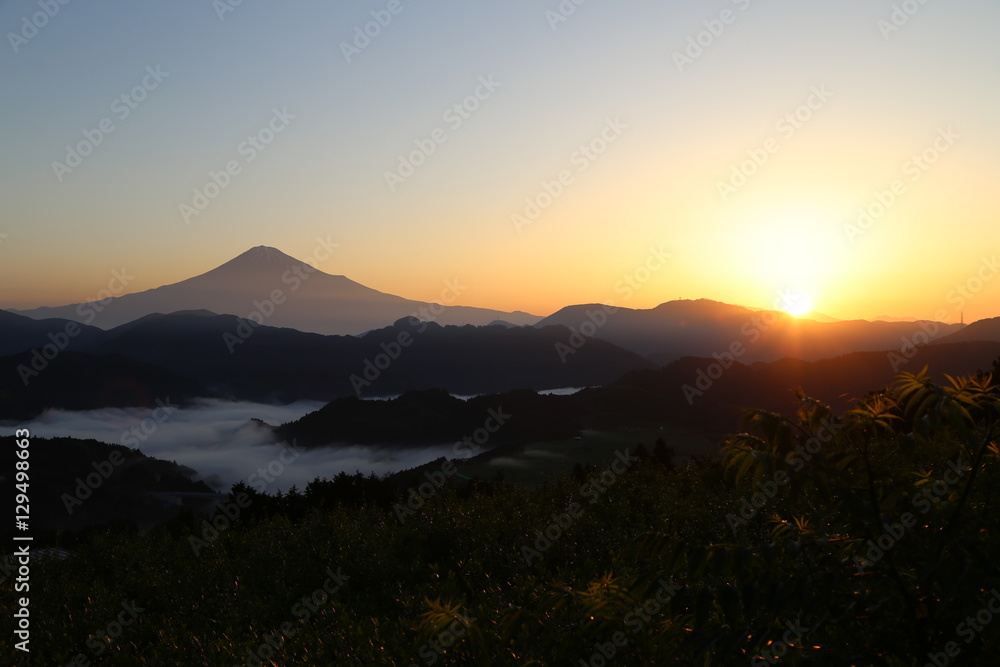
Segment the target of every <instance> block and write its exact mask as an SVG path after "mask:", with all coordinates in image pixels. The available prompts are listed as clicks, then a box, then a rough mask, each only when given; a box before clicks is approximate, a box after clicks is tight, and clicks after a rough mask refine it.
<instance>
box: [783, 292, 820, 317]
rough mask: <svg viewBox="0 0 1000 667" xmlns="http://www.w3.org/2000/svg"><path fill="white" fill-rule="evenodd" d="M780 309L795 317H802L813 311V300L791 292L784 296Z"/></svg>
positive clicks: (806, 295) (807, 296)
mask: <svg viewBox="0 0 1000 667" xmlns="http://www.w3.org/2000/svg"><path fill="white" fill-rule="evenodd" d="M778 307H779V308H781V310H783V311H785V312H786V313H788V314H789V315H792V316H793V317H801V316H803V315H805V314H806V313H809V312H811V311H812V309H813V302H812V298H811V297H810V296H809V295H808V294H803V293H801V292H789V293H788V294H785V295H782V297H781V300H780V301H779V303H778Z"/></svg>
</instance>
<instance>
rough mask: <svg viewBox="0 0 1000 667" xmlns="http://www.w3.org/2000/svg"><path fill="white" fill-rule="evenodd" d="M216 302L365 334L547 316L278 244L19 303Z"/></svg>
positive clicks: (228, 308) (289, 322) (88, 306)
mask: <svg viewBox="0 0 1000 667" xmlns="http://www.w3.org/2000/svg"><path fill="white" fill-rule="evenodd" d="M182 310H208V311H212V312H214V313H217V314H226V315H237V316H239V317H246V318H248V319H253V320H255V321H258V320H259V321H261V322H262V323H265V324H267V325H268V326H274V327H288V328H292V329H298V330H299V331H306V332H312V333H319V334H327V335H331V334H341V335H344V334H351V335H353V334H360V333H364V332H366V331H369V330H372V329H377V328H381V327H385V326H388V325H390V324H392V323H393V322H395V321H396V320H399V319H401V318H404V317H409V316H411V315H415V316H417V317H419V318H420V319H422V320H433V321H435V322H437V323H438V324H442V325H448V324H456V325H462V324H472V325H485V324H489V323H491V322H494V321H498V320H499V321H503V322H509V323H511V324H515V325H527V324H535V323H537V322H539V321H540V320H541V319H542V318H541V317H537V316H535V315H531V314H529V313H524V312H520V311H516V312H512V313H508V312H503V311H499V310H490V309H486V308H473V307H469V306H439V305H435V304H431V303H428V302H423V301H414V300H411V299H405V298H403V297H399V296H395V295H392V294H386V293H384V292H379V291H378V290H374V289H372V288H370V287H365V286H364V285H362V284H360V283H356V282H354V281H353V280H350V279H349V278H347V277H345V276H339V275H331V274H329V273H324V272H323V271H320V270H318V269H316V268H314V267H312V266H311V265H309V264H307V263H306V262H303V261H301V260H298V259H296V258H294V257H291V256H289V255H286V254H285V253H283V252H281V251H280V250H278V249H277V248H272V247H269V246H257V247H255V248H251V249H250V250H247V251H246V252H244V253H243V254H241V255H239V256H237V257H235V258H233V259H231V260H229V261H228V262H226V263H225V264H222V265H221V266H219V267H216V268H214V269H212V270H211V271H208V272H206V273H203V274H201V275H198V276H195V277H193V278H188V279H187V280H182V281H180V282H177V283H173V284H170V285H164V286H162V287H157V288H155V289H150V290H146V291H144V292H135V293H132V294H125V295H123V296H120V297H112V298H109V299H106V300H104V301H102V302H94V303H74V304H69V305H65V306H58V307H41V308H33V309H30V310H13V309H11V311H10V312H14V313H18V314H20V315H24V316H27V317H31V318H33V319H44V318H64V319H67V320H74V321H77V322H82V323H84V324H91V325H93V326H96V327H99V328H101V329H111V328H113V327H117V326H120V325H122V324H126V323H128V322H132V321H134V320H137V319H139V318H141V317H145V316H146V315H151V314H154V313H164V314H166V313H173V312H177V311H182Z"/></svg>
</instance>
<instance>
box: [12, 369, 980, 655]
mask: <svg viewBox="0 0 1000 667" xmlns="http://www.w3.org/2000/svg"><path fill="white" fill-rule="evenodd" d="M998 414H1000V394H998V392H997V390H996V388H995V387H993V386H992V385H991V380H990V378H989V376H978V377H974V378H963V379H955V380H952V381H951V382H950V384H949V385H947V386H939V385H937V384H935V383H933V382H932V381H931V380H930V379H929V378H928V377H927V376H926V375H924V374H915V375H912V374H911V375H903V376H900V378H899V379H898V381H897V383H896V384H895V385H893V386H892V387H891V388H890V389H888V390H886V391H883V392H878V393H872V394H870V395H869V396H867V397H866V398H865V399H864V400H863V401H861V402H860V403H859V404H858V405H857V407H856V408H855V409H852V410H850V411H849V412H846V413H843V414H839V415H838V414H834V413H832V412H831V411H830V410H829V409H828V408H826V407H825V406H823V405H821V404H819V403H818V402H816V401H813V400H811V399H809V398H807V397H805V396H801V408H800V410H799V413H798V414H797V415H796V417H795V418H792V419H789V418H785V417H782V416H780V415H777V414H773V413H768V412H763V411H753V412H750V413H748V415H747V422H746V431H745V432H744V433H740V434H738V435H735V436H733V437H731V438H730V439H729V440H728V441H727V442H726V443H724V447H723V452H722V457H721V458H720V459H717V460H711V461H698V462H691V463H689V464H686V465H680V466H679V467H677V468H674V467H673V466H672V465H669V464H668V463H669V462H668V461H664V460H663V458H662V457H653V456H643V457H637V456H636V455H635V451H634V450H632V451H629V452H624V451H622V452H619V454H618V456H616V458H615V459H614V460H611V461H608V465H607V467H605V468H600V469H590V470H580V471H578V472H577V474H576V477H575V478H563V479H560V480H559V481H557V482H553V483H550V484H547V485H545V486H544V487H542V488H540V489H536V490H534V491H527V490H524V489H520V488H517V487H514V486H511V485H508V484H505V483H503V482H494V483H490V484H477V485H474V486H464V487H462V488H458V487H456V486H455V485H453V484H451V483H448V484H445V485H444V486H443V487H441V488H440V489H438V488H437V486H436V485H435V484H434V483H433V482H432V480H430V479H429V478H428V479H424V480H422V483H423V482H425V483H426V484H428V486H426V487H424V491H426V493H424V494H423V495H421V494H420V493H418V492H417V489H414V493H402V494H401V493H399V492H398V491H394V492H388V491H387V487H385V486H383V485H381V484H380V483H379V480H375V479H372V478H364V477H361V476H355V477H352V476H346V475H345V476H342V477H340V478H339V479H337V480H331V481H325V482H324V481H317V482H315V483H314V484H311V485H310V486H309V488H307V489H306V490H305V491H304V492H302V493H300V492H298V491H295V492H293V493H290V494H285V495H282V496H279V497H274V496H263V495H260V494H257V493H254V492H253V491H252V490H250V489H249V488H247V487H245V486H241V487H239V488H237V489H234V491H233V495H232V499H231V502H230V503H228V504H227V507H226V508H225V510H224V512H227V513H228V514H230V515H232V516H226V514H225V513H223V512H220V514H219V515H217V516H216V517H215V518H214V519H213V520H212V522H213V523H214V524H216V526H217V528H216V527H213V526H211V525H209V524H208V523H206V522H204V521H203V520H202V519H197V518H194V517H188V518H187V519H186V520H183V521H175V522H173V523H171V524H168V525H166V526H163V527H160V528H158V529H155V530H153V531H151V532H149V533H148V534H146V535H143V536H139V535H136V534H132V533H124V532H121V531H109V532H106V533H101V534H98V535H95V536H92V537H91V538H90V539H89V540H87V541H86V542H85V543H83V544H80V545H77V546H74V548H73V550H74V554H73V555H72V556H71V557H70V558H68V559H67V560H65V561H58V560H47V561H43V562H39V563H36V564H35V565H34V566H33V570H32V582H31V609H32V641H31V649H32V652H31V654H30V657H26V656H25V655H23V654H20V655H16V656H13V658H11V659H12V660H13V663H14V664H37V665H67V664H78V665H86V664H107V665H123V666H128V667H134V666H136V665H181V664H184V665H226V666H231V665H235V664H249V665H282V666H285V665H351V664H384V665H404V666H409V665H411V664H416V665H435V664H438V665H445V664H474V665H515V664H517V665H593V666H599V665H606V664H621V665H664V664H677V665H740V664H751V665H763V664H777V663H780V664H811V665H845V666H846V665H914V664H916V665H923V664H931V665H938V667H941V666H942V665H945V664H954V665H958V664H966V665H995V664H1000V663H998V661H1000V644H998V643H997V642H996V639H997V638H998V637H1000V618H997V613H996V612H995V611H993V610H994V609H995V610H996V611H997V612H1000V593H998V590H1000V568H998V563H997V558H996V557H997V555H998V554H1000V541H998V538H997V536H998V530H1000V526H998V519H997V514H996V512H995V511H994V509H995V501H996V498H997V494H996V492H995V490H996V489H997V485H998V483H1000V475H998V471H1000V468H998V464H1000V448H998V446H997V444H996V441H995V440H996V438H995V424H996V419H997V416H998ZM431 476H432V477H433V474H432V475H431ZM425 495H426V496H427V497H426V498H425V497H424V496H425ZM220 517H222V518H220ZM14 608H15V607H14V594H13V593H12V585H11V581H10V579H8V580H7V581H5V582H4V584H3V594H2V597H0V609H2V613H3V615H4V616H5V617H7V618H10V617H11V614H12V613H13V609H14ZM12 644H13V640H12V639H9V638H5V640H4V642H3V649H2V650H3V651H5V652H9V653H10V654H13V653H14V651H13V650H12ZM74 661H75V662H74Z"/></svg>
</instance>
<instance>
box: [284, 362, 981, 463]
mask: <svg viewBox="0 0 1000 667" xmlns="http://www.w3.org/2000/svg"><path fill="white" fill-rule="evenodd" d="M910 354H912V357H911V358H906V357H904V356H902V355H901V353H899V352H898V351H896V352H857V353H854V354H849V355H844V356H842V357H837V358H835V359H824V360H820V361H812V362H810V361H802V360H799V359H782V360H780V361H776V362H772V363H764V362H758V363H754V364H742V363H739V362H734V363H732V364H731V365H729V366H728V367H726V368H723V365H722V364H721V363H720V362H719V361H718V360H717V359H714V358H709V359H703V358H695V357H688V358H684V359H681V360H679V361H675V362H674V363H672V364H669V365H667V366H665V367H663V368H659V369H645V370H639V371H633V372H631V373H627V374H625V375H624V376H623V377H621V378H619V379H618V380H616V381H614V382H612V383H609V384H608V385H606V386H600V387H591V388H587V389H584V390H582V391H579V392H577V393H575V394H572V395H569V396H544V395H539V394H536V393H534V392H528V391H525V392H511V393H504V394H493V395H484V396H477V397H475V398H472V399H469V400H468V401H463V400H459V399H457V398H454V397H452V396H450V395H448V394H447V393H446V392H443V391H425V392H414V393H408V394H405V395H403V396H401V397H399V398H397V399H395V400H390V401H361V400H358V399H356V398H343V399H339V400H335V401H333V402H331V403H329V404H328V405H326V406H325V407H323V408H321V409H320V410H318V411H316V412H313V413H311V414H308V415H306V416H305V417H303V418H302V419H299V420H297V421H295V422H293V423H290V424H286V425H284V426H282V427H281V428H280V429H278V434H279V435H280V436H281V437H282V438H284V439H290V438H296V439H298V440H299V441H300V442H301V443H305V444H309V445H324V444H330V443H337V442H379V443H397V444H401V445H404V444H407V443H427V442H433V443H448V442H454V441H457V440H460V439H461V438H463V437H464V436H466V435H468V434H470V433H472V432H473V431H474V430H475V429H476V428H479V427H481V426H482V424H483V421H484V420H485V419H486V418H487V416H488V411H489V410H490V409H498V408H499V407H500V406H502V407H503V410H504V411H505V412H506V413H509V414H510V415H511V417H510V419H509V424H508V425H507V426H505V427H504V428H503V429H502V430H501V431H500V432H499V434H498V435H497V436H495V437H493V438H491V441H490V445H491V446H495V445H498V444H501V445H505V444H525V443H529V442H537V441H541V440H549V439H559V438H567V437H572V436H575V435H578V434H579V433H580V432H581V431H582V430H583V429H598V430H606V429H612V430H613V429H621V428H631V427H637V426H664V427H680V428H682V429H684V430H685V431H687V432H689V433H694V434H697V435H698V436H700V437H703V438H705V439H707V440H708V441H710V442H716V441H718V440H719V439H720V438H722V437H723V436H724V435H726V434H727V433H731V432H734V431H736V430H738V429H739V428H740V427H741V423H740V421H741V417H742V415H743V413H744V411H745V410H747V409H749V408H762V409H766V410H771V411H774V412H778V413H781V414H784V415H788V416H792V415H794V414H795V412H796V411H797V410H798V409H799V408H800V407H801V401H800V400H799V399H798V397H797V395H796V390H798V389H801V390H802V391H803V392H804V393H805V394H806V395H808V396H810V397H812V398H815V399H817V400H819V401H821V402H823V403H825V404H827V405H830V406H832V407H834V408H835V409H841V410H842V409H846V408H847V407H848V406H849V405H852V404H853V403H854V402H855V401H856V400H857V399H860V398H863V397H864V396H865V395H866V394H868V393H869V392H870V391H878V390H881V389H884V388H886V387H887V386H888V385H890V384H891V383H892V382H893V378H894V376H896V375H897V373H898V372H902V371H910V372H914V373H915V372H918V371H919V370H921V368H923V367H924V366H929V367H930V368H931V369H933V371H934V372H933V376H934V377H935V378H937V379H939V380H941V381H943V380H944V376H945V374H948V375H952V376H959V375H972V374H975V373H976V372H978V371H981V370H982V371H990V370H992V368H993V363H994V360H996V359H998V357H1000V342H998V343H956V344H951V345H933V346H925V347H921V348H916V349H914V350H913V351H912V352H910ZM703 453H704V454H713V453H714V452H712V451H706V452H703Z"/></svg>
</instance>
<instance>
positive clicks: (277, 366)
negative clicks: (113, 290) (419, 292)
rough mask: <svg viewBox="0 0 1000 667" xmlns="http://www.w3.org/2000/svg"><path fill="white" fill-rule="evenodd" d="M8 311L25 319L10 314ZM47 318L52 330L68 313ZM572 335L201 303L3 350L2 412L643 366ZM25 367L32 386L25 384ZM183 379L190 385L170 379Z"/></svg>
mask: <svg viewBox="0 0 1000 667" xmlns="http://www.w3.org/2000/svg"><path fill="white" fill-rule="evenodd" d="M17 318H20V319H22V320H23V319H26V318H23V317H20V316H17V315H12V314H8V317H7V319H8V320H11V321H16V320H17ZM53 324H54V326H56V327H57V329H60V330H61V325H63V324H65V322H62V321H58V320H54V321H53ZM569 338H570V332H569V331H568V330H566V329H565V328H563V327H545V328H542V329H535V328H532V327H527V328H525V327H514V328H511V327H508V326H504V325H496V326H488V327H474V326H470V325H466V326H462V327H456V326H446V327H443V326H441V325H439V324H436V323H421V324H416V325H415V324H413V323H411V322H410V321H409V320H408V319H403V320H399V321H398V322H396V323H395V324H394V325H392V326H390V327H385V328H382V329H378V330H375V331H371V332H368V333H367V334H365V335H364V336H357V337H356V336H322V335H319V334H314V333H304V332H301V331H296V330H294V329H280V328H277V327H270V326H256V327H255V326H252V325H251V324H250V323H249V322H248V321H246V320H242V319H240V318H237V317H235V316H232V315H215V314H214V313H209V312H206V311H197V312H180V313H174V314H171V315H148V316H146V317H143V318H141V319H140V320H137V321H134V322H130V323H128V324H125V325H123V326H120V327H116V328H115V329H112V330H110V331H107V332H99V333H98V334H96V335H94V336H92V337H91V338H90V339H89V340H88V343H87V344H86V345H79V348H80V349H81V350H85V351H86V353H82V352H74V351H66V352H61V353H59V354H58V355H56V356H55V357H54V358H53V359H51V360H48V359H45V358H44V357H42V358H41V359H40V358H39V357H41V355H40V353H38V351H37V350H33V351H24V352H21V353H19V354H17V355H13V356H8V357H6V358H3V359H0V369H2V370H0V372H3V373H4V375H3V384H0V389H2V390H4V391H7V392H8V395H9V396H11V397H12V398H11V402H10V403H9V407H5V408H4V409H3V410H0V412H2V413H3V414H0V416H3V415H6V416H10V417H15V416H17V417H22V416H24V415H25V411H31V412H37V411H38V409H39V408H40V407H47V406H44V405H41V404H40V402H43V401H44V400H45V399H44V397H45V396H51V397H52V401H53V402H52V406H58V407H67V408H71V409H85V408H89V407H100V406H99V405H94V402H95V401H97V400H98V396H99V394H97V393H95V392H94V388H95V387H99V386H102V383H104V384H107V383H109V382H112V381H113V380H115V381H118V382H119V383H122V384H128V383H129V382H133V383H134V380H135V379H136V378H141V380H140V381H139V384H140V385H142V386H146V387H147V389H146V392H147V393H150V394H152V395H154V396H155V395H160V394H161V393H162V392H163V391H167V389H166V388H169V391H172V392H174V393H175V394H176V395H177V396H179V397H185V398H187V397H193V396H199V395H216V394H218V395H221V396H224V397H228V398H232V399H241V400H254V401H266V402H281V403H284V402H291V401H295V400H299V399H317V400H331V399H333V398H336V397H340V396H352V395H360V396H386V395H394V394H401V393H403V392H406V391H410V390H414V389H430V388H443V389H446V390H448V391H450V392H452V393H456V394H478V393H489V392H498V391H509V390H512V389H539V390H540V389H552V388H559V387H578V386H589V385H599V384H605V383H607V382H612V381H613V380H615V379H616V378H618V377H620V376H621V375H622V374H623V373H625V372H627V371H630V370H635V369H640V368H649V367H651V364H650V362H648V361H646V360H644V359H642V358H641V357H639V356H638V355H636V354H634V353H632V352H628V351H626V350H622V349H620V348H618V347H616V346H614V345H612V344H610V343H607V342H604V341H600V340H593V341H588V342H587V343H586V344H585V345H583V346H582V347H581V348H580V349H578V350H573V352H572V354H566V355H564V356H560V354H559V352H558V349H557V345H560V344H562V345H566V344H567V342H568V341H569ZM53 349H54V348H53ZM43 361H44V364H43V363H42V362H43ZM32 363H35V364H36V366H38V367H39V368H40V369H41V370H36V368H35V367H33V366H32ZM165 369H169V371H167V370H165ZM25 374H27V376H28V377H29V386H28V389H30V391H22V390H23V389H24V387H23V386H22V382H23V380H22V378H23V376H25ZM35 375H37V377H35ZM130 378H131V379H130ZM182 378H183V379H184V380H185V381H186V382H187V384H185V385H182V384H179V383H180V380H181V379H182ZM206 387H207V389H206ZM119 404H120V403H114V405H119ZM109 405H111V403H109Z"/></svg>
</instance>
